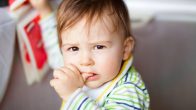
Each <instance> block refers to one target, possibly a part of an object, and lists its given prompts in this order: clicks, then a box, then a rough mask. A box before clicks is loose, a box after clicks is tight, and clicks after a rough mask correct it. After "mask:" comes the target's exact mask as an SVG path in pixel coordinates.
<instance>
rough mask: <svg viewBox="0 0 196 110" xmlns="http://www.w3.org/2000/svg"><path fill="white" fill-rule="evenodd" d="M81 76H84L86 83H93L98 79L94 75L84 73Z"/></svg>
mask: <svg viewBox="0 0 196 110" xmlns="http://www.w3.org/2000/svg"><path fill="white" fill-rule="evenodd" d="M82 74H84V77H85V79H86V81H94V80H97V79H98V74H96V73H92V72H84V73H82Z"/></svg>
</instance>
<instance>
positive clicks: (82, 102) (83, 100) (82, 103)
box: [77, 97, 88, 110]
mask: <svg viewBox="0 0 196 110" xmlns="http://www.w3.org/2000/svg"><path fill="white" fill-rule="evenodd" d="M87 99H88V97H86V98H85V99H84V100H83V101H82V103H81V104H80V106H79V107H78V109H77V110H80V108H81V106H82V104H83V103H84V102H85V101H86V100H87Z"/></svg>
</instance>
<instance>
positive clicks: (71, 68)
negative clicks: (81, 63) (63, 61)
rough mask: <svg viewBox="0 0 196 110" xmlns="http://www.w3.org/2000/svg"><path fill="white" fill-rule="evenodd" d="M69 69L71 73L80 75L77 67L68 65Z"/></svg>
mask: <svg viewBox="0 0 196 110" xmlns="http://www.w3.org/2000/svg"><path fill="white" fill-rule="evenodd" d="M67 67H68V68H69V69H70V70H71V71H73V72H74V73H76V74H77V75H80V70H79V69H78V68H77V67H76V66H75V65H73V64H69V65H67Z"/></svg>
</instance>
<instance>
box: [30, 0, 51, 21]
mask: <svg viewBox="0 0 196 110" xmlns="http://www.w3.org/2000/svg"><path fill="white" fill-rule="evenodd" d="M29 1H30V3H31V5H32V6H33V7H34V8H35V9H36V10H37V11H38V13H39V14H40V16H41V18H43V17H45V16H47V15H49V14H50V13H52V8H51V6H50V4H49V1H48V0H29Z"/></svg>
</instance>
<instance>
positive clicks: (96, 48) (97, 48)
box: [67, 45, 106, 52]
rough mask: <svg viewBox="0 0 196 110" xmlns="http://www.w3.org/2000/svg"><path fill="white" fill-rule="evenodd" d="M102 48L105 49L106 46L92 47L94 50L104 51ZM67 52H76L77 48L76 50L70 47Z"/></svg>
mask: <svg viewBox="0 0 196 110" xmlns="http://www.w3.org/2000/svg"><path fill="white" fill-rule="evenodd" d="M104 48H106V46H104V45H95V46H94V47H93V49H95V50H100V49H104ZM67 50H68V51H72V52H74V51H78V50H79V48H78V47H70V48H68V49H67Z"/></svg>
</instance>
